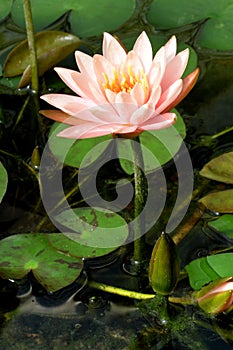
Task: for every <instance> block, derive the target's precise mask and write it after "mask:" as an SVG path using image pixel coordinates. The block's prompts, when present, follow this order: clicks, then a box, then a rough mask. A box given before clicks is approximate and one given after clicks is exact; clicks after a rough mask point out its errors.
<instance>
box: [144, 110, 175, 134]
mask: <svg viewBox="0 0 233 350" xmlns="http://www.w3.org/2000/svg"><path fill="white" fill-rule="evenodd" d="M176 119H177V117H176V114H175V113H164V114H162V115H156V116H155V117H153V118H151V119H149V120H148V121H146V122H145V123H144V124H141V125H140V128H141V129H143V130H160V129H164V128H167V127H169V126H171V125H173V124H174V123H175V121H176Z"/></svg>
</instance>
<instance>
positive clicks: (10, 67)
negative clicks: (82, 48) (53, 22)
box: [4, 31, 81, 86]
mask: <svg viewBox="0 0 233 350" xmlns="http://www.w3.org/2000/svg"><path fill="white" fill-rule="evenodd" d="M35 40H36V49H37V57H38V69H39V75H43V74H44V72H45V71H47V70H48V69H49V68H51V67H53V66H54V65H56V64H57V63H58V62H60V61H61V60H63V59H64V58H65V57H66V56H68V55H69V54H71V53H72V52H73V51H74V50H75V49H77V48H78V46H79V45H80V43H81V41H80V39H79V38H77V37H76V36H74V35H72V34H69V33H64V32H59V31H44V32H41V33H37V34H36V35H35ZM28 67H29V68H28ZM26 69H27V70H26ZM25 70H26V76H25V77H24V81H23V83H21V86H25V85H27V83H28V82H29V81H30V78H31V74H30V55H29V50H28V42H27V40H24V41H23V42H21V43H20V44H19V45H18V46H16V47H15V48H14V49H13V50H12V51H11V52H10V53H9V55H8V56H7V58H6V61H5V65H4V76H5V77H14V76H17V75H20V74H22V73H23V72H24V71H25ZM26 77H27V78H26Z"/></svg>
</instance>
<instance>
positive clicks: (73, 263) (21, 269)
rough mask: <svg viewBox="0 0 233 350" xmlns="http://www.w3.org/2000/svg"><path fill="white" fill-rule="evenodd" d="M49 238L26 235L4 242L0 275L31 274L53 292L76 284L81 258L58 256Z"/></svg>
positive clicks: (16, 277)
mask: <svg viewBox="0 0 233 350" xmlns="http://www.w3.org/2000/svg"><path fill="white" fill-rule="evenodd" d="M50 235H55V236H57V235H59V234H55V233H54V234H52V233H51V234H50ZM48 236H49V235H46V234H44V233H38V234H32V233H27V234H16V235H13V236H10V237H7V238H5V239H3V240H1V241H0V276H1V277H2V278H6V279H20V278H23V277H24V276H26V275H27V274H28V273H29V272H30V271H32V273H33V275H34V276H35V278H36V279H37V280H38V282H39V283H40V284H41V285H42V286H43V287H44V288H46V289H47V290H48V291H51V292H54V291H56V290H59V289H61V288H63V287H65V286H67V285H69V284H71V283H72V282H74V281H75V280H76V279H77V278H78V277H79V275H80V273H81V271H82V268H83V261H82V259H79V258H77V257H71V256H65V255H64V254H61V253H59V252H58V251H57V250H56V249H55V248H53V247H52V246H51V244H50V243H49V240H48Z"/></svg>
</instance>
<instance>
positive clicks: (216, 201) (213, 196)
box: [199, 190, 233, 213]
mask: <svg viewBox="0 0 233 350" xmlns="http://www.w3.org/2000/svg"><path fill="white" fill-rule="evenodd" d="M199 202H200V203H202V204H203V205H204V206H205V207H206V208H208V209H210V210H212V211H214V212H218V213H233V190H225V191H219V192H213V193H209V194H207V195H206V196H205V197H203V198H201V199H200V200H199Z"/></svg>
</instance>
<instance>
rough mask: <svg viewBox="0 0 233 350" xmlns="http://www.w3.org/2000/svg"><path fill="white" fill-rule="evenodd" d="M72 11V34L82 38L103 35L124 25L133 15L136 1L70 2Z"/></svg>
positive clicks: (69, 6) (68, 6) (74, 0)
mask: <svg viewBox="0 0 233 350" xmlns="http://www.w3.org/2000/svg"><path fill="white" fill-rule="evenodd" d="M66 6H67V9H68V8H69V9H72V10H73V11H71V14H70V24H71V31H72V33H74V34H76V35H78V36H80V37H85V38H86V37H90V36H95V35H101V34H102V33H103V32H104V31H107V32H110V31H113V30H115V29H117V28H118V27H120V26H121V25H122V24H124V23H125V22H126V21H127V20H128V19H129V18H130V17H131V16H132V14H133V12H134V10H135V6H136V1H135V0H118V1H115V0H98V1H95V0H79V1H76V0H68V1H66Z"/></svg>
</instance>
